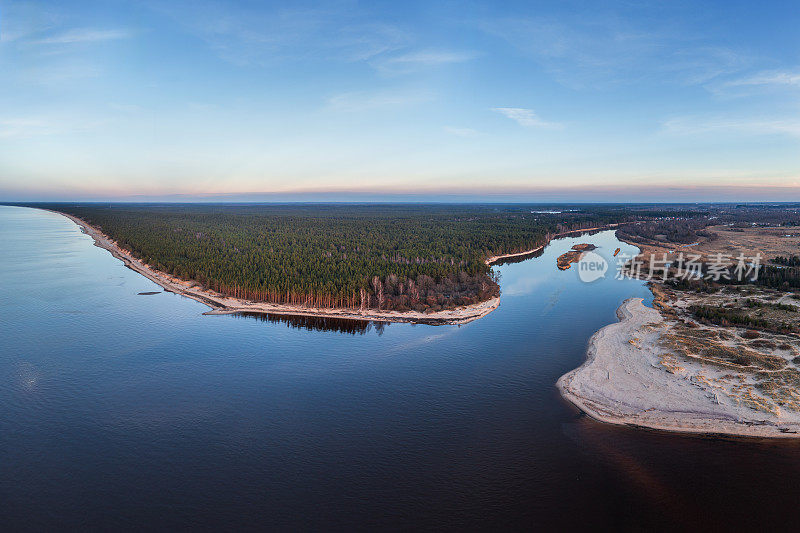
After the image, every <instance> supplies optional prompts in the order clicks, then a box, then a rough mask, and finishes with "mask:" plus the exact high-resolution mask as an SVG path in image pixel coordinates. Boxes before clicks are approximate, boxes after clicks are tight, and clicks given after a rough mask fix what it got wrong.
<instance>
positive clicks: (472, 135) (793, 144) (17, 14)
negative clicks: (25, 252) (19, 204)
mask: <svg viewBox="0 0 800 533" xmlns="http://www.w3.org/2000/svg"><path fill="white" fill-rule="evenodd" d="M798 28H800V2H798V1H796V0H790V1H785V2H782V1H768V0H767V1H763V2H752V1H736V0H730V1H724V2H723V1H720V2H708V1H707V2H702V1H685V2H684V1H681V0H676V1H669V2H656V1H641V2H639V1H606V2H597V1H569V0H564V1H553V2H536V1H525V2H515V1H504V2H449V1H448V2H436V1H432V0H429V1H424V2H415V1H408V2H397V1H392V2H381V1H370V2H356V1H338V2H337V1H335V2H324V3H320V2H313V3H304V2H283V3H278V2H255V1H253V2H232V1H229V2H217V1H205V0H196V1H195V0H193V1H183V0H173V1H165V2H160V1H149V0H144V1H140V2H128V1H115V0H106V1H103V2H80V1H78V2H74V1H69V0H61V1H42V2H16V1H7V0H0V80H2V83H1V84H0V201H29V200H134V201H137V200H165V199H166V200H168V199H174V200H179V201H184V200H187V201H190V200H196V199H200V200H225V199H230V200H236V201H243V200H259V201H263V200H270V199H273V200H282V201H283V200H303V199H306V200H313V201H326V200H364V201H381V200H392V199H398V200H409V201H416V200H421V201H425V200H434V201H448V200H453V201H470V200H476V201H495V200H496V201H612V202H613V201H742V200H768V201H776V200H793V201H800V30H798Z"/></svg>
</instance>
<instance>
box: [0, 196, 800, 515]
mask: <svg viewBox="0 0 800 533" xmlns="http://www.w3.org/2000/svg"><path fill="white" fill-rule="evenodd" d="M577 242H592V243H595V244H597V245H598V246H600V248H599V249H598V250H597V252H598V253H600V254H601V255H604V256H606V257H609V258H610V257H611V254H612V253H613V251H614V249H615V248H616V247H618V246H620V247H622V249H623V252H626V251H627V252H630V251H632V250H633V249H632V248H631V247H629V246H627V245H625V244H623V243H619V242H618V241H617V240H616V238H615V237H614V235H613V233H612V232H603V233H599V234H596V235H593V236H589V237H580V238H568V239H561V240H559V241H556V242H554V243H552V244H551V246H549V247H548V248H547V249H546V250H545V251H544V253H543V254H542V255H541V256H540V257H537V258H532V259H528V260H526V261H522V262H518V263H513V264H506V265H504V266H501V267H496V268H499V270H500V272H501V274H502V282H501V285H502V288H503V297H502V305H501V306H500V308H499V309H498V310H496V311H495V312H493V313H491V314H490V315H488V316H487V317H486V318H484V319H481V320H479V321H477V322H473V323H471V324H467V325H464V326H461V327H458V326H439V327H435V326H421V325H420V326H412V325H403V324H392V325H388V326H385V327H380V326H377V327H376V325H374V324H367V323H358V322H345V323H342V322H341V321H315V320H308V319H298V320H291V319H288V320H287V319H286V318H282V317H268V318H266V319H257V318H253V317H247V316H204V315H203V314H202V313H203V312H204V311H206V310H207V308H206V307H205V306H203V305H202V304H200V303H198V302H195V301H192V300H189V299H186V298H182V297H179V296H175V295H173V294H169V293H158V294H151V295H140V294H139V293H142V292H152V291H160V288H159V287H157V286H156V285H154V284H153V283H151V282H150V281H148V280H147V279H145V278H143V277H141V276H139V275H137V274H136V273H134V272H133V271H131V270H128V269H127V268H125V267H124V266H123V265H122V263H120V262H119V261H117V260H115V259H113V258H112V257H111V255H110V254H109V253H108V252H105V251H103V250H101V249H99V248H96V247H94V246H93V245H92V240H91V239H90V238H89V237H87V236H85V235H83V234H82V233H81V232H80V230H79V229H78V228H77V227H76V226H75V225H74V224H72V223H71V222H70V221H68V220H67V219H66V218H63V217H61V216H59V215H56V214H52V213H47V212H43V211H36V210H32V209H24V208H13V207H0V258H2V261H0V333H1V334H2V336H0V338H2V350H0V527H2V528H3V529H5V530H8V529H38V530H42V529H51V528H58V529H73V528H76V527H83V528H86V527H91V528H94V529H111V530H115V529H135V528H141V527H150V528H164V529H166V528H172V529H174V528H180V529H184V528H195V529H200V528H209V529H210V528H228V529H234V528H235V529H264V528H271V529H281V530H298V529H369V528H388V529H411V528H421V529H428V528H446V529H462V530H463V529H465V528H476V527H482V528H495V529H499V528H520V529H522V528H526V529H531V528H544V527H555V526H559V527H561V528H565V529H576V528H579V527H604V526H609V525H615V524H616V525H618V524H621V525H623V526H624V527H626V528H650V527H653V526H656V525H661V526H681V525H683V526H693V527H704V526H705V527H712V528H713V529H721V528H724V527H729V528H734V529H741V528H745V527H748V526H753V527H755V526H759V527H760V528H766V527H770V526H773V527H779V528H782V529H790V528H793V527H794V525H795V517H796V509H797V506H798V503H799V502H800V485H799V484H798V481H797V479H798V477H800V443H795V442H775V441H756V440H736V439H716V438H710V437H698V436H679V435H677V436H676V435H669V434H664V433H658V432H650V431H643V430H635V429H630V428H619V427H613V426H609V425H605V424H600V423H597V422H594V421H592V420H591V419H589V418H587V417H586V416H583V415H581V414H580V413H579V412H578V411H576V410H575V409H574V408H572V407H571V406H570V405H569V404H567V403H565V402H564V401H563V400H562V399H561V398H560V396H559V394H558V391H557V390H556V388H555V386H554V384H555V382H556V380H557V379H558V377H559V376H561V375H562V374H563V373H565V372H567V371H568V370H571V369H573V368H575V367H576V366H578V365H580V364H581V363H582V362H583V360H584V356H585V348H586V343H587V341H588V339H589V337H590V336H591V335H592V333H593V332H594V331H596V330H597V329H599V328H600V327H602V326H604V325H606V324H608V323H611V322H613V321H615V320H616V318H615V310H616V308H617V307H618V306H619V305H620V303H621V302H622V301H623V300H624V299H625V298H628V297H631V296H641V297H645V298H648V297H649V296H650V294H649V291H648V290H647V289H646V287H644V286H643V284H642V283H641V282H639V281H634V280H626V281H619V280H614V279H612V278H613V276H611V277H609V279H606V280H601V281H598V282H595V283H591V284H585V283H581V282H579V280H578V277H577V274H576V272H575V270H574V269H572V270H569V271H565V272H560V271H558V270H557V269H556V267H555V258H556V257H557V256H558V255H559V254H561V253H563V252H564V251H566V250H567V249H568V248H569V247H570V246H572V245H573V244H575V243H577ZM262 318H263V317H262Z"/></svg>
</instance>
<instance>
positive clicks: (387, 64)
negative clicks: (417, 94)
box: [373, 50, 475, 74]
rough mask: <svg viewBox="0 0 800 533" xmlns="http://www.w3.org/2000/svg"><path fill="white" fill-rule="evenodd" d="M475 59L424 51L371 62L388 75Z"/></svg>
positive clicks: (453, 53) (463, 53) (465, 53)
mask: <svg viewBox="0 0 800 533" xmlns="http://www.w3.org/2000/svg"><path fill="white" fill-rule="evenodd" d="M474 57H475V54H472V53H467V52H452V51H442V50H425V51H417V52H408V53H405V54H400V55H395V56H391V57H383V56H382V57H381V58H379V60H376V61H373V64H374V65H375V67H376V68H377V69H378V70H380V71H382V72H385V73H389V74H406V73H409V72H414V71H417V70H420V69H425V68H434V67H439V66H443V65H449V64H454V63H464V62H466V61H470V60H471V59H473V58H474Z"/></svg>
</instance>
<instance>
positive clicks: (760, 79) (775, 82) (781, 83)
mask: <svg viewBox="0 0 800 533" xmlns="http://www.w3.org/2000/svg"><path fill="white" fill-rule="evenodd" d="M725 85H726V86H729V87H742V86H759V85H761V86H763V85H769V86H778V87H787V86H788V87H800V71H797V70H795V71H791V70H773V71H767V72H759V73H758V74H754V75H752V76H747V77H744V78H740V79H738V80H732V81H729V82H727V83H726V84H725Z"/></svg>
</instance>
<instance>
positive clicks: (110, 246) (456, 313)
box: [37, 208, 619, 326]
mask: <svg viewBox="0 0 800 533" xmlns="http://www.w3.org/2000/svg"><path fill="white" fill-rule="evenodd" d="M37 209H38V208H37ZM42 210H43V211H49V212H51V213H55V214H58V215H61V216H63V217H66V218H68V219H69V220H71V221H72V222H73V223H75V224H76V225H77V226H78V227H79V228H81V231H82V232H83V233H84V234H86V235H88V236H90V237H92V239H93V240H94V245H95V246H97V247H98V248H102V249H104V250H107V251H108V252H109V253H111V255H112V256H113V257H114V258H116V259H119V260H120V261H122V263H123V264H124V265H125V266H126V267H128V268H130V269H131V270H133V271H135V272H137V273H139V274H141V275H142V276H144V277H146V278H147V279H149V280H150V281H152V282H153V283H155V284H156V285H159V286H160V287H162V288H163V289H164V290H165V291H167V292H172V293H175V294H179V295H181V296H185V297H187V298H191V299H192V300H195V301H198V302H200V303H202V304H204V305H206V306H208V307H210V308H211V310H210V311H206V312H205V313H203V314H204V315H225V314H235V313H261V314H275V315H295V316H312V317H332V318H344V319H349V320H369V321H376V322H395V323H414V324H427V325H436V326H438V325H461V324H467V323H469V322H472V321H474V320H478V319H479V318H483V317H484V316H486V315H488V314H489V313H491V312H492V311H494V310H495V309H497V307H499V305H500V297H499V296H496V297H494V298H490V299H489V300H486V301H483V302H479V303H476V304H470V305H468V306H462V307H457V308H455V309H452V310H442V311H436V312H433V313H423V312H419V311H382V310H378V309H364V310H361V309H355V308H353V309H351V308H340V307H331V308H321V307H304V306H298V305H290V304H277V303H270V302H254V301H249V300H243V299H240V298H233V297H230V296H224V295H222V294H219V293H216V292H214V291H210V290H207V289H203V288H201V287H199V284H197V282H193V281H185V280H181V279H178V278H176V277H174V276H170V275H169V274H166V273H165V272H161V271H159V270H156V269H154V268H152V267H150V265H148V264H146V263H144V262H143V261H140V260H139V259H137V258H135V257H134V256H133V255H132V254H131V253H130V252H128V251H126V250H124V249H122V248H121V247H119V246H118V245H117V243H116V242H115V241H114V240H113V239H111V238H110V237H109V236H107V235H106V234H104V233H103V232H102V231H100V230H99V229H97V228H95V227H94V226H92V225H91V224H89V223H87V222H85V221H84V220H82V219H80V218H78V217H76V216H73V215H70V214H68V213H63V212H61V211H54V210H51V209H42ZM618 225H619V224H609V225H608V226H600V227H595V228H587V229H577V230H570V231H566V232H562V233H557V234H555V235H552V236H551V237H550V238H549V239H548V242H547V243H545V244H543V245H541V246H539V247H537V248H534V249H532V250H528V251H524V252H517V253H511V254H503V255H496V256H492V257H489V258H488V259H486V264H487V265H489V266H491V265H492V264H493V263H495V262H497V261H499V260H501V259H505V258H508V257H517V256H521V255H528V254H532V253H535V252H538V251H540V250H542V249H543V248H545V247H546V246H547V245H548V244H550V241H551V240H552V239H554V238H558V237H562V236H565V235H570V234H572V233H583V232H588V231H600V230H608V229H613V228H615V227H617V226H618Z"/></svg>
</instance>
